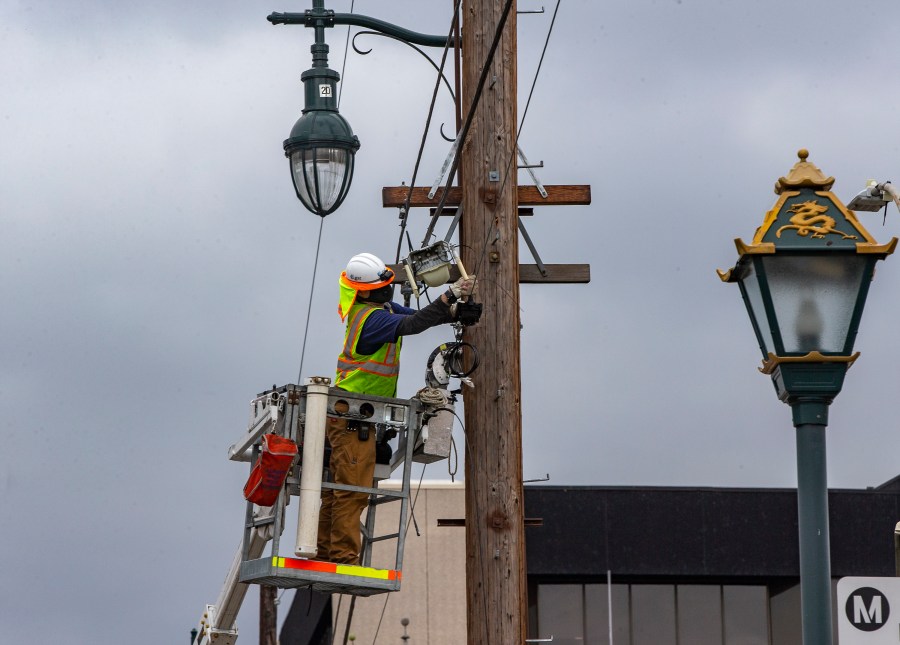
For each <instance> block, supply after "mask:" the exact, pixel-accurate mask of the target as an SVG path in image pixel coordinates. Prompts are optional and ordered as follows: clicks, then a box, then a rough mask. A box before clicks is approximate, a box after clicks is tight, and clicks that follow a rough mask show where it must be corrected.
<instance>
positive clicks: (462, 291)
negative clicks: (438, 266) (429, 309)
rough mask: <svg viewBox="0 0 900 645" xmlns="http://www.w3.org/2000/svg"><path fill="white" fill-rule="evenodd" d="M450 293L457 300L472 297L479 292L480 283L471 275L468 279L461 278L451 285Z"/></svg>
mask: <svg viewBox="0 0 900 645" xmlns="http://www.w3.org/2000/svg"><path fill="white" fill-rule="evenodd" d="M450 291H451V293H453V297H454V298H455V299H457V300H458V299H459V298H464V297H466V296H472V295H475V292H476V291H478V282H477V280H476V279H475V276H474V275H470V276H469V277H468V278H460V279H459V280H457V281H456V282H454V283H453V284H451V285H450Z"/></svg>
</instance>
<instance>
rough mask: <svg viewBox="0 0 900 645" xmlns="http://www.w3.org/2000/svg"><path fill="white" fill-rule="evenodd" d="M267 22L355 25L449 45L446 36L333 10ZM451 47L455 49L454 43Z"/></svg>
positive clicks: (279, 15)
mask: <svg viewBox="0 0 900 645" xmlns="http://www.w3.org/2000/svg"><path fill="white" fill-rule="evenodd" d="M267 20H268V21H269V22H271V23H272V24H273V25H303V26H304V27H318V26H323V27H334V26H335V25H354V26H356V27H363V28H365V29H372V30H374V31H377V32H379V33H382V34H386V35H388V36H393V37H395V38H398V39H400V40H403V41H406V42H408V43H413V44H415V45H421V46H422V47H444V46H446V45H447V42H448V41H447V37H446V36H433V35H430V34H420V33H419V32H416V31H410V30H409V29H404V28H403V27H399V26H397V25H394V24H391V23H389V22H385V21H384V20H379V19H378V18H372V17H371V16H363V15H361V14H358V13H334V12H333V11H331V10H325V12H324V13H321V12H319V11H305V12H303V13H278V12H274V13H271V14H269V16H268V17H267ZM449 42H450V47H453V41H452V40H451V41H449Z"/></svg>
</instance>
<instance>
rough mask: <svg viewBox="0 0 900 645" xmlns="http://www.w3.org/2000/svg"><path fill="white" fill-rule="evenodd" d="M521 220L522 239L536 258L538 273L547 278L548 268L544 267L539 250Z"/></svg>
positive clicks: (520, 219)
mask: <svg viewBox="0 0 900 645" xmlns="http://www.w3.org/2000/svg"><path fill="white" fill-rule="evenodd" d="M517 219H518V220H519V232H520V233H521V234H522V237H523V238H525V244H527V245H528V250H529V251H531V255H532V256H533V257H534V261H535V264H537V268H538V271H540V272H541V275H542V276H544V277H545V278H546V277H547V267H545V266H544V263H543V262H542V261H541V256H540V255H538V252H537V249H536V248H534V242H532V241H531V236H530V235H528V231H526V230H525V224H523V223H522V218H521V217H519V218H517Z"/></svg>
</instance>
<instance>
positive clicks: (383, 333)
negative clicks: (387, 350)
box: [356, 298, 452, 354]
mask: <svg viewBox="0 0 900 645" xmlns="http://www.w3.org/2000/svg"><path fill="white" fill-rule="evenodd" d="M451 321H452V317H451V316H450V305H447V304H444V302H443V301H442V300H441V299H440V298H438V299H437V300H435V301H434V302H432V303H430V304H429V305H428V306H427V307H424V308H422V309H418V310H416V309H410V308H409V307H404V306H403V305H400V304H397V303H396V302H389V303H387V304H385V308H384V309H379V310H377V311H374V312H372V313H371V314H370V315H369V317H368V318H366V322H365V324H364V325H363V328H362V331H361V332H360V334H359V341H357V343H356V351H357V352H358V353H360V354H374V353H375V352H377V351H378V348H380V347H381V346H382V345H384V344H385V343H396V342H397V339H399V338H400V337H401V336H409V335H411V334H418V333H421V332H423V331H425V330H426V329H428V328H429V327H434V326H436V325H440V324H443V323H447V322H451Z"/></svg>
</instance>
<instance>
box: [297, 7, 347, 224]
mask: <svg viewBox="0 0 900 645" xmlns="http://www.w3.org/2000/svg"><path fill="white" fill-rule="evenodd" d="M309 13H310V15H311V17H310V21H311V23H310V26H312V27H313V28H314V29H315V34H316V39H315V42H314V43H313V44H312V46H311V47H310V51H311V52H312V55H313V66H312V69H308V70H306V71H305V72H303V74H302V75H301V76H300V80H302V81H303V86H304V98H305V101H304V107H303V116H301V117H300V118H299V119H298V120H297V122H296V123H295V124H294V127H293V128H292V129H291V136H290V137H288V138H287V139H286V140H285V142H284V154H285V156H286V157H287V158H288V161H289V162H290V166H291V180H292V181H293V183H294V191H295V192H296V193H297V197H298V198H299V199H300V201H301V202H302V203H303V205H304V206H305V207H306V208H307V209H308V210H310V211H311V212H313V213H315V214H316V215H319V216H320V217H325V216H326V215H328V214H329V213H332V212H334V211H335V210H337V208H338V207H339V206H340V205H341V203H342V202H343V201H344V197H346V196H347V192H348V191H349V190H350V183H351V181H352V180H353V162H354V157H355V155H356V151H357V150H359V139H358V138H357V137H356V135H354V134H353V130H351V129H350V124H349V123H347V120H346V119H345V118H344V117H342V116H341V115H340V113H339V112H338V109H337V91H336V90H337V82H338V81H339V80H340V77H341V76H340V74H338V73H337V72H336V71H334V70H332V69H329V67H328V45H327V44H325V27H326V24H327V22H328V20H327V19H328V15H327V12H326V11H325V8H324V0H313V10H312V12H309Z"/></svg>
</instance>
